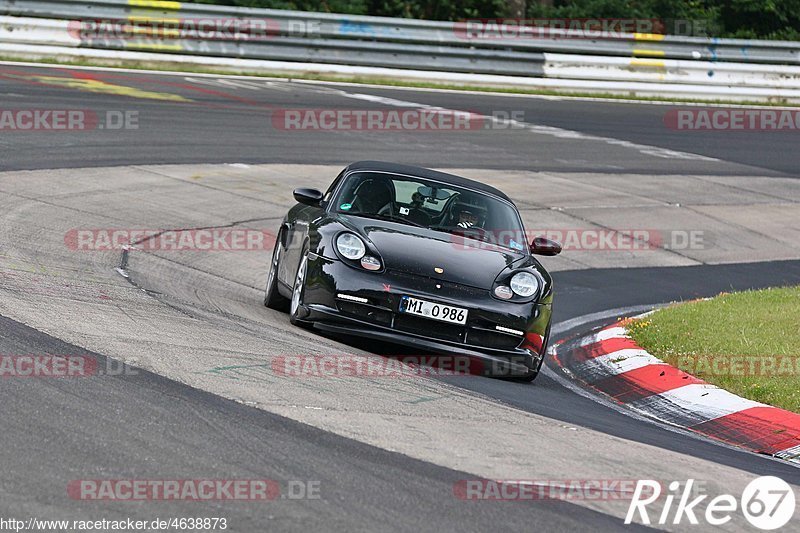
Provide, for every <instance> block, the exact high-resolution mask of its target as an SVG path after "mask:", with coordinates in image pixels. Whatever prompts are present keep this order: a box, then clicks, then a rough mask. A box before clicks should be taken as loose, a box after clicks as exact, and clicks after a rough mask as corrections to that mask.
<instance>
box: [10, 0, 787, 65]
mask: <svg viewBox="0 0 800 533" xmlns="http://www.w3.org/2000/svg"><path fill="white" fill-rule="evenodd" d="M0 15H7V16H18V17H37V18H51V19H66V20H117V21H126V20H139V21H142V20H164V21H179V20H187V19H190V20H191V19H195V20H197V19H200V20H203V19H205V20H208V19H212V18H217V19H223V18H227V19H257V20H266V21H270V22H271V23H274V24H275V27H274V29H275V30H277V31H278V33H279V34H280V35H282V36H289V35H290V34H291V33H292V25H293V24H294V25H295V26H296V27H297V28H300V29H301V30H302V29H303V28H313V32H310V33H308V34H307V35H306V36H305V37H307V38H315V39H316V40H317V41H318V43H317V44H318V45H320V46H323V45H324V46H327V45H331V46H334V44H333V43H329V42H328V41H329V40H339V41H351V42H360V43H365V42H366V43H397V44H406V45H419V46H427V47H431V46H435V47H438V48H440V49H441V50H442V51H441V52H440V53H444V51H445V50H448V51H449V49H452V48H461V49H467V50H472V51H489V50H507V51H514V52H522V51H527V52H554V53H568V54H581V55H607V56H626V57H631V56H641V57H658V58H665V59H687V60H706V61H733V62H745V63H771V64H784V65H792V64H794V65H800V42H787V41H757V40H752V41H750V40H740V39H707V38H700V37H683V36H671V35H656V34H636V33H627V34H613V35H612V34H607V35H603V36H602V38H594V39H588V38H586V37H585V36H583V35H580V34H579V32H576V31H573V30H565V31H561V32H558V31H551V32H550V33H549V34H548V37H547V38H537V37H536V36H531V37H524V36H520V37H518V38H515V37H510V38H483V37H481V35H482V31H481V28H480V27H478V28H477V29H476V24H477V26H480V24H478V23H477V22H469V21H467V22H457V23H452V22H435V21H421V20H413V19H396V18H386V17H368V16H355V15H338V14H329V13H309V12H300V11H284V10H273V9H255V8H232V7H228V6H217V5H206V4H185V3H181V2H171V1H158V0H93V1H89V2H77V1H74V0H61V1H56V0H0ZM500 33H514V32H500Z"/></svg>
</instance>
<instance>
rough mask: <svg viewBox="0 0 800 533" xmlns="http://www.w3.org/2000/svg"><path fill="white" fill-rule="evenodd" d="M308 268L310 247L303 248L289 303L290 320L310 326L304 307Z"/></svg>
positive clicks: (297, 324) (300, 324)
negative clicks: (306, 319)
mask: <svg viewBox="0 0 800 533" xmlns="http://www.w3.org/2000/svg"><path fill="white" fill-rule="evenodd" d="M307 270H308V249H304V250H303V254H302V257H301V259H300V265H298V267H297V275H296V276H295V278H294V286H293V287H292V300H291V302H290V304H289V322H291V323H292V324H293V325H295V326H301V327H308V326H309V325H310V324H309V322H307V321H305V320H303V316H304V315H305V308H304V307H303V293H305V289H306V271H307Z"/></svg>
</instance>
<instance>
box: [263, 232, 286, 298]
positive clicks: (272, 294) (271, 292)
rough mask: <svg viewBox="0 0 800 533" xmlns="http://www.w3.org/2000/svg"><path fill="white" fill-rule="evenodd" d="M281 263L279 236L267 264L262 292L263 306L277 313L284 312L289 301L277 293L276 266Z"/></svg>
mask: <svg viewBox="0 0 800 533" xmlns="http://www.w3.org/2000/svg"><path fill="white" fill-rule="evenodd" d="M280 262H281V240H280V235H278V238H277V239H276V240H275V248H274V249H273V250H272V260H271V261H270V264H269V273H268V274H267V287H266V289H265V290H264V305H265V306H267V307H269V308H270V309H275V310H277V311H286V308H287V307H288V306H289V300H288V299H287V298H286V297H285V296H283V295H282V294H281V293H280V292H279V291H278V265H280Z"/></svg>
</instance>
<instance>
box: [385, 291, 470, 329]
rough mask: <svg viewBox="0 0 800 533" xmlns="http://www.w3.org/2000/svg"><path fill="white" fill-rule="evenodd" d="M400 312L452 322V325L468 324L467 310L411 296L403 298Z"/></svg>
mask: <svg viewBox="0 0 800 533" xmlns="http://www.w3.org/2000/svg"><path fill="white" fill-rule="evenodd" d="M400 312H401V313H408V314H411V315H418V316H424V317H425V318H430V319H433V320H441V321H442V322H450V323H451V324H466V323H467V310H466V309H464V308H461V307H453V306H452V305H444V304H437V303H435V302H427V301H425V300H419V299H417V298H412V297H410V296H403V297H402V298H401V300H400Z"/></svg>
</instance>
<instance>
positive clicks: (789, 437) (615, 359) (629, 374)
mask: <svg viewBox="0 0 800 533" xmlns="http://www.w3.org/2000/svg"><path fill="white" fill-rule="evenodd" d="M565 346H566V348H564V347H565ZM554 358H555V361H556V362H557V363H558V365H559V366H560V367H561V368H562V369H564V370H565V371H566V372H567V373H569V374H570V375H571V376H572V377H574V378H575V379H577V380H579V381H581V382H583V383H584V384H585V385H587V386H588V387H590V388H592V389H594V390H596V391H598V392H600V393H602V394H604V395H606V396H609V397H610V398H611V399H612V400H614V401H616V402H618V403H620V404H624V405H625V406H627V407H630V408H631V409H634V410H635V411H637V412H639V413H641V414H644V415H646V416H649V417H652V418H655V419H657V420H660V421H662V422H665V423H668V424H671V425H673V426H678V427H682V428H685V429H688V430H690V431H693V432H695V433H700V434H702V435H705V436H706V437H710V438H712V439H716V440H719V441H723V442H726V443H728V444H732V445H734V446H739V447H741V448H745V449H748V450H751V451H754V452H757V453H763V454H768V455H772V456H774V457H779V458H782V459H786V460H788V461H792V462H796V463H800V414H797V413H793V412H791V411H786V410H784V409H779V408H777V407H772V406H770V405H766V404H763V403H759V402H754V401H752V400H747V399H745V398H742V397H740V396H737V395H735V394H733V393H730V392H728V391H726V390H723V389H720V388H719V387H717V386H715V385H711V384H710V383H707V382H705V381H703V380H702V379H699V378H697V377H695V376H692V375H691V374H687V373H686V372H684V371H682V370H679V369H677V368H675V367H673V366H671V365H668V364H667V363H665V362H664V361H662V360H661V359H658V358H657V357H654V356H653V355H651V354H649V353H648V352H647V351H645V350H643V349H642V348H641V347H640V346H638V345H637V344H636V343H635V342H634V341H633V339H631V338H630V337H629V336H628V333H627V330H626V329H625V327H624V323H623V322H618V323H616V324H614V325H612V326H609V327H606V328H604V329H601V330H599V331H598V332H595V333H593V334H592V335H589V336H586V337H583V338H581V339H580V340H578V341H576V342H574V343H573V342H570V343H567V344H565V345H561V346H556V349H555V350H554Z"/></svg>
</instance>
